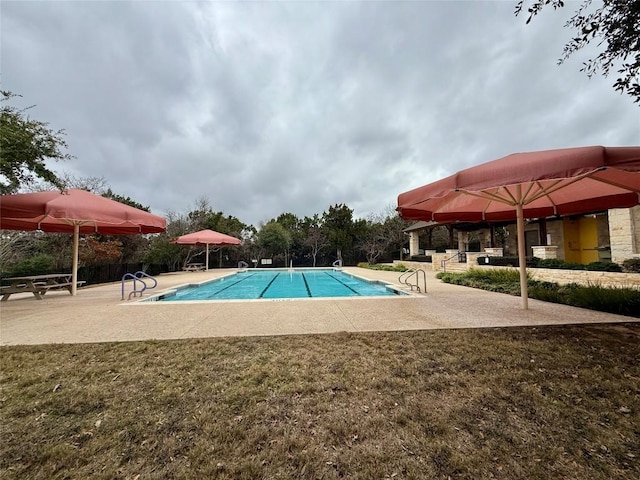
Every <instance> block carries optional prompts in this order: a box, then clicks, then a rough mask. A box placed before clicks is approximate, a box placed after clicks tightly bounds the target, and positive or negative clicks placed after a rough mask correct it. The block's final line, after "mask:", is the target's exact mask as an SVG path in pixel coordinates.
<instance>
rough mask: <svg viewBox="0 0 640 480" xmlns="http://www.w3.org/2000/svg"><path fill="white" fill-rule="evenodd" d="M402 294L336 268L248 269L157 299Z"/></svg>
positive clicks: (190, 286) (238, 298) (243, 298)
mask: <svg viewBox="0 0 640 480" xmlns="http://www.w3.org/2000/svg"><path fill="white" fill-rule="evenodd" d="M393 295H402V293H399V292H397V291H395V290H392V289H390V288H387V287H386V286H385V285H384V284H382V283H376V282H368V281H366V280H362V279H359V278H357V277H353V276H351V275H348V274H346V273H344V272H341V271H338V270H328V269H314V270H292V271H290V270H268V271H263V270H247V271H244V272H238V273H236V274H234V275H230V276H227V277H223V278H219V279H216V280H213V281H211V282H207V283H204V284H200V285H189V286H186V287H182V288H178V289H177V290H175V291H172V292H170V293H166V294H163V295H161V296H159V297H157V298H156V300H165V301H172V302H173V301H179V300H251V299H276V298H318V297H319V298H323V297H325V298H326V297H361V296H364V297H380V296H393Z"/></svg>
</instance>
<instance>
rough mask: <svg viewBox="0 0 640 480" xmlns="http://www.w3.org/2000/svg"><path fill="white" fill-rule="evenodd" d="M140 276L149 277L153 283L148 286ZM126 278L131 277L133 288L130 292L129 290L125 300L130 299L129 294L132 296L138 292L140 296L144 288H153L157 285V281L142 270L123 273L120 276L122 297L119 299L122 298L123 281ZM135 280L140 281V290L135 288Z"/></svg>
mask: <svg viewBox="0 0 640 480" xmlns="http://www.w3.org/2000/svg"><path fill="white" fill-rule="evenodd" d="M140 277H147V278H150V279H151V280H152V281H153V285H152V286H150V287H149V286H148V285H147V283H146V282H145V281H144V280H142V278H140ZM127 278H131V279H133V290H132V291H131V292H129V297H128V298H127V300H131V295H133V296H134V297H135V296H136V294H137V293H139V294H140V296H141V297H142V292H144V291H145V290H147V289H149V288H155V287H157V286H158V281H157V280H156V279H155V278H154V277H152V276H151V275H148V274H147V273H145V272H143V271H137V272H136V273H125V274H124V275H123V276H122V281H121V283H122V298H121V300H124V282H125V280H126V279H127ZM136 282H140V283H142V285H143V287H142V289H141V290H138V289H137V288H136Z"/></svg>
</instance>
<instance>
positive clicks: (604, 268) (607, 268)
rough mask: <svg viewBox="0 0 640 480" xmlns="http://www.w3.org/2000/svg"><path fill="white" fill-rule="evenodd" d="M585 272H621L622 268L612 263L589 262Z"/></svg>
mask: <svg viewBox="0 0 640 480" xmlns="http://www.w3.org/2000/svg"><path fill="white" fill-rule="evenodd" d="M586 269H587V270H591V271H594V272H621V271H622V267H621V266H620V265H618V264H617V263H613V262H591V263H589V264H587V266H586Z"/></svg>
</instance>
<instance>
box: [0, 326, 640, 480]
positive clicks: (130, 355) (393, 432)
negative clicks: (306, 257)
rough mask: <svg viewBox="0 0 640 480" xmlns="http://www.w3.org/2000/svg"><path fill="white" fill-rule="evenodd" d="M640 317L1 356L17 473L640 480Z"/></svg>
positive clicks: (0, 461)
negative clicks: (607, 322)
mask: <svg viewBox="0 0 640 480" xmlns="http://www.w3.org/2000/svg"><path fill="white" fill-rule="evenodd" d="M639 341H640V324H638V323H628V324H621V325H602V326H598V325H590V326H569V327H544V328H511V329H487V330H457V331H420V332H416V331H414V332H399V333H359V334H346V333H342V334H334V335H311V336H292V337H262V338H255V337H254V338H222V339H206V340H188V341H162V342H159V341H157V342H156V341H150V342H131V343H113V344H85V345H46V346H36V347H32V346H29V347H3V348H2V349H0V355H1V357H0V360H1V376H0V379H1V380H0V382H1V386H2V393H0V428H1V439H2V441H1V442H0V478H4V479H10V478H21V479H24V478H37V479H56V478H60V479H87V478H93V479H139V480H143V479H171V478H218V479H279V478H281V479H288V478H302V479H334V478H353V479H367V480H369V479H383V478H396V479H415V478H435V479H449V478H451V479H459V478H463V479H488V478H504V479H548V478H554V479H559V478H572V479H606V480H611V479H637V478H640V342H639Z"/></svg>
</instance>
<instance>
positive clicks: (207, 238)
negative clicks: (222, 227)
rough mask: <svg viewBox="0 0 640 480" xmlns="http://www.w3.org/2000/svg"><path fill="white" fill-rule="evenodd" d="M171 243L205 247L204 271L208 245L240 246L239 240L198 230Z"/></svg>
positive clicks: (207, 263) (207, 261)
mask: <svg viewBox="0 0 640 480" xmlns="http://www.w3.org/2000/svg"><path fill="white" fill-rule="evenodd" d="M172 243H176V244H178V245H206V246H207V260H206V263H205V265H206V269H207V270H209V245H217V246H220V247H222V246H227V245H240V243H241V241H240V239H238V238H236V237H232V236H230V235H225V234H224V233H220V232H215V231H213V230H200V231H199V232H193V233H188V234H186V235H182V236H180V237H178V238H176V239H175V240H174V241H173V242H172Z"/></svg>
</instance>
